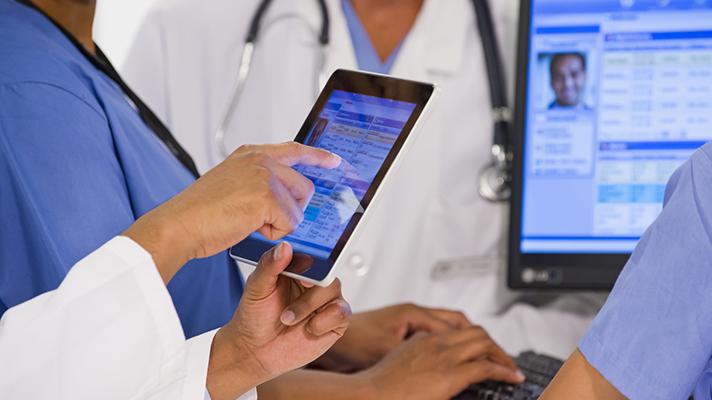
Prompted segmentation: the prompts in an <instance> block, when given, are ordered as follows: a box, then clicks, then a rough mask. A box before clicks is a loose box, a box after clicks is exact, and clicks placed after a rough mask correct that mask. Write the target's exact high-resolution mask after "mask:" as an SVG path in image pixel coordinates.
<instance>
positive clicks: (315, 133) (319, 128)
mask: <svg viewBox="0 0 712 400" xmlns="http://www.w3.org/2000/svg"><path fill="white" fill-rule="evenodd" d="M327 125H329V120H328V119H326V118H319V119H318V120H317V121H316V124H314V127H313V128H312V130H311V132H309V137H307V140H306V142H305V143H304V144H306V145H307V146H316V145H317V143H319V139H321V136H322V135H323V134H324V131H326V126H327Z"/></svg>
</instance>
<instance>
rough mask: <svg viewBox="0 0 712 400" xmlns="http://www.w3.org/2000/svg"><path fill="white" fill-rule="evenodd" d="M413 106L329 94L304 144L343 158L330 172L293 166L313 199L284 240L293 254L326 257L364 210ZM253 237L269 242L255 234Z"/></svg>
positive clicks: (340, 94)
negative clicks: (305, 180) (310, 184)
mask: <svg viewBox="0 0 712 400" xmlns="http://www.w3.org/2000/svg"><path fill="white" fill-rule="evenodd" d="M415 107H416V105H415V104H414V103H408V102H403V101H397V100H391V99H384V98H380V97H373V96H367V95H363V94H358V93H351V92H345V91H340V90H334V91H333V92H332V94H331V96H330V97H329V99H328V100H327V102H326V105H325V106H324V109H323V110H322V111H321V113H320V114H319V118H318V119H317V120H316V121H315V123H314V125H313V126H312V127H311V130H310V132H309V135H308V136H307V138H306V140H305V144H307V145H309V146H313V147H318V148H322V149H326V150H329V151H331V152H333V153H335V154H338V155H339V156H340V157H341V158H342V159H343V161H342V163H341V165H340V166H339V167H338V168H336V169H333V170H326V169H323V168H318V167H301V166H298V167H295V169H296V170H297V171H299V172H300V173H302V174H304V175H305V176H306V177H308V178H309V179H310V180H311V181H312V182H314V188H315V191H314V197H312V199H311V201H310V202H309V204H308V205H307V207H306V210H305V212H304V221H303V222H302V223H301V224H300V225H299V227H298V228H297V230H295V231H294V232H293V233H292V234H290V235H288V236H287V237H285V238H284V239H283V240H285V241H287V242H289V243H290V244H292V247H293V248H294V250H295V251H297V252H301V253H307V254H310V255H313V256H316V257H320V258H328V256H329V255H330V254H331V252H332V250H333V249H334V246H336V243H337V242H338V240H339V238H340V237H341V235H342V234H343V233H344V230H345V229H346V226H347V225H348V223H349V221H350V220H351V217H352V216H353V215H354V214H355V213H356V212H363V209H362V208H361V200H362V199H363V197H364V195H365V194H366V192H367V191H368V188H369V187H370V186H371V183H372V182H373V180H374V178H375V177H376V174H377V173H378V171H379V170H380V169H381V166H382V165H383V162H384V161H385V159H386V157H388V154H389V153H390V151H391V149H392V148H393V145H394V144H395V142H396V140H397V139H398V137H399V135H400V134H401V132H402V131H403V128H404V127H405V125H406V123H407V122H408V120H409V119H410V116H411V115H412V114H413V111H414V110H415ZM252 237H253V238H255V239H259V240H262V241H265V242H271V241H269V240H267V239H266V238H264V237H263V236H262V235H260V234H259V233H255V234H253V235H252Z"/></svg>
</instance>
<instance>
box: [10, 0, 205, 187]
mask: <svg viewBox="0 0 712 400" xmlns="http://www.w3.org/2000/svg"><path fill="white" fill-rule="evenodd" d="M17 2H18V3H20V4H23V5H26V6H28V7H30V8H32V9H34V10H36V11H37V12H39V13H40V14H42V15H44V16H45V17H46V18H47V19H48V20H49V21H50V22H51V23H52V24H54V26H56V27H57V29H59V30H60V32H62V34H64V36H66V37H67V39H69V41H70V42H71V43H72V44H73V45H74V47H76V48H77V50H79V52H81V53H82V55H83V56H84V57H85V58H86V59H87V60H89V62H91V63H92V65H94V67H95V68H96V69H98V70H99V71H101V72H103V73H104V74H105V75H106V76H108V77H109V78H110V79H111V80H112V81H114V82H115V83H116V84H117V85H118V86H119V87H120V88H121V90H122V91H123V93H124V94H125V95H126V97H128V98H129V99H130V100H131V101H132V102H133V104H134V105H135V106H136V108H137V109H138V115H139V116H140V117H141V120H142V121H143V122H144V123H145V124H146V126H148V128H149V129H150V130H151V131H152V132H153V133H154V134H155V135H156V137H158V139H159V140H160V141H161V142H163V144H164V145H165V146H166V147H167V148H168V150H169V151H170V152H171V153H172V154H173V155H174V156H175V158H177V159H178V161H180V163H181V164H183V166H184V167H185V168H186V169H187V170H188V171H190V173H191V174H193V176H194V177H195V178H198V177H200V173H199V172H198V168H196V166H195V162H193V159H192V158H191V157H190V154H188V152H187V151H185V149H184V148H183V147H181V145H180V144H179V143H178V141H177V140H176V139H175V137H173V135H172V134H171V132H170V130H169V129H168V128H167V127H166V125H165V124H163V122H162V121H161V119H160V118H158V116H156V114H155V113H154V112H153V111H151V109H150V108H149V107H148V106H147V105H146V103H144V102H143V101H142V100H141V98H139V97H138V95H136V93H134V91H133V90H131V88H130V87H129V86H128V85H127V84H126V82H124V80H123V79H121V76H120V75H119V73H118V72H117V71H116V69H115V68H114V66H113V65H112V64H111V62H110V61H109V59H108V58H107V57H106V55H105V54H104V52H103V51H101V49H100V48H99V46H96V44H95V47H96V55H94V54H91V53H89V51H87V49H86V48H84V46H83V45H82V44H81V43H79V41H77V39H76V38H75V37H74V36H73V35H72V34H71V33H69V32H68V31H67V30H66V29H64V28H63V27H62V26H61V25H60V24H58V23H57V22H56V21H54V20H53V19H52V18H51V17H50V16H49V15H47V14H46V13H45V12H44V11H42V10H41V9H39V8H38V7H37V6H36V5H34V4H33V3H32V2H31V1H29V0H17Z"/></svg>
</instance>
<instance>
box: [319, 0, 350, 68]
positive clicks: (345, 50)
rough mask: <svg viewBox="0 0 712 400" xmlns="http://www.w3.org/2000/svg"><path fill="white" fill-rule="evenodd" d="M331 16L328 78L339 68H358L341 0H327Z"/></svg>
mask: <svg viewBox="0 0 712 400" xmlns="http://www.w3.org/2000/svg"><path fill="white" fill-rule="evenodd" d="M326 3H327V6H328V9H329V18H330V19H331V31H330V35H331V37H330V38H331V40H330V43H329V48H328V49H327V52H326V62H325V64H324V71H325V72H326V74H327V78H328V76H329V75H331V73H332V72H334V71H335V70H337V69H339V68H344V69H357V68H358V67H357V64H356V54H355V52H354V46H353V42H352V41H351V34H350V33H349V28H348V26H347V24H346V17H345V16H344V12H343V10H342V7H341V0H327V2H326Z"/></svg>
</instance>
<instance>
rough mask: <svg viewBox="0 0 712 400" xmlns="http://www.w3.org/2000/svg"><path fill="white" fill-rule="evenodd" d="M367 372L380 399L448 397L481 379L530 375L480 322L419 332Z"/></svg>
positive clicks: (519, 379)
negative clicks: (447, 328)
mask: <svg viewBox="0 0 712 400" xmlns="http://www.w3.org/2000/svg"><path fill="white" fill-rule="evenodd" d="M362 374H363V377H365V378H366V381H368V382H370V383H371V384H372V386H373V388H374V396H373V398H378V399H416V398H417V399H448V398H451V397H452V396H455V395H456V394H457V393H459V392H461V391H462V390H464V389H465V388H467V387H468V386H469V385H471V384H472V383H475V382H483V381H486V380H497V381H504V382H508V383H511V384H517V383H521V382H523V381H524V379H525V377H524V375H523V374H522V373H521V371H519V370H518V368H517V366H516V364H515V363H514V361H513V360H512V359H511V358H510V357H509V356H508V355H507V354H506V353H505V352H504V351H503V350H502V349H501V348H500V347H499V346H498V345H497V344H496V343H495V342H494V341H493V340H492V339H491V338H490V337H489V335H488V334H487V332H485V331H484V329H482V328H480V327H474V326H473V327H469V328H464V329H460V330H455V331H451V332H447V333H442V334H426V333H418V334H415V335H414V336H413V337H412V338H410V339H409V340H408V341H406V342H405V343H403V344H402V345H401V346H400V347H397V348H396V349H395V350H393V351H391V352H390V353H389V354H388V355H387V356H386V357H385V358H384V359H383V360H381V361H380V362H379V363H378V364H376V365H375V366H374V367H372V368H371V369H369V370H367V371H364V372H363V373H362Z"/></svg>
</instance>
